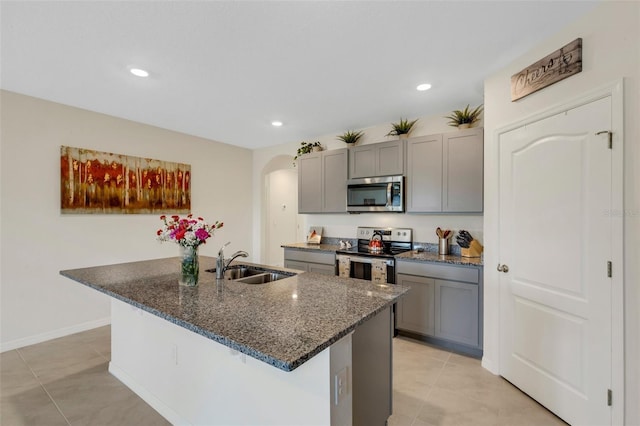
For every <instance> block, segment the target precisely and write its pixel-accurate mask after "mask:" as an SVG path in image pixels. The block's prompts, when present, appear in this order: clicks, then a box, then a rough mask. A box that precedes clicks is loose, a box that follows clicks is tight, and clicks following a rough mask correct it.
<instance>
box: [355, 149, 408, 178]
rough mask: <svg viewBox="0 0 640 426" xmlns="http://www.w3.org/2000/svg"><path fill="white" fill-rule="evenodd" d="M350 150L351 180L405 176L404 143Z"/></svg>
mask: <svg viewBox="0 0 640 426" xmlns="http://www.w3.org/2000/svg"><path fill="white" fill-rule="evenodd" d="M349 149H350V152H349V178H350V179H355V178H365V177H375V176H394V175H402V174H404V141H401V140H395V141H389V142H381V143H373V144H367V145H359V146H354V147H352V148H349Z"/></svg>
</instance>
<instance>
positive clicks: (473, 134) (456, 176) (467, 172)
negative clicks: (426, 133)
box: [442, 128, 484, 212]
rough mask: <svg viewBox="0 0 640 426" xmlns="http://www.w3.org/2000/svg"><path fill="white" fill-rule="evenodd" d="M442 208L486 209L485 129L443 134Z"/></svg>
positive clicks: (460, 209) (474, 210)
mask: <svg viewBox="0 0 640 426" xmlns="http://www.w3.org/2000/svg"><path fill="white" fill-rule="evenodd" d="M442 143H443V157H442V158H443V161H442V164H443V170H442V176H443V192H442V211H445V212H482V199H483V197H482V194H483V192H482V191H483V162H484V155H483V153H484V143H483V129H482V128H477V129H469V130H462V131H458V132H454V133H447V134H445V135H444V136H443V140H442Z"/></svg>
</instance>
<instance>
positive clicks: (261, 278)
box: [236, 272, 295, 284]
mask: <svg viewBox="0 0 640 426" xmlns="http://www.w3.org/2000/svg"><path fill="white" fill-rule="evenodd" d="M293 275H295V274H284V273H281V272H265V273H263V274H258V275H252V276H249V277H245V278H240V279H238V280H236V281H238V282H241V283H245V284H265V283H270V282H271V281H277V280H281V279H283V278H289V277H292V276H293Z"/></svg>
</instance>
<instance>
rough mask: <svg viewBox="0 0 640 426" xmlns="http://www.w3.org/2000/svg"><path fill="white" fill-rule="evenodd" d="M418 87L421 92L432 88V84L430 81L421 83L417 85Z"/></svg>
mask: <svg viewBox="0 0 640 426" xmlns="http://www.w3.org/2000/svg"><path fill="white" fill-rule="evenodd" d="M416 89H417V90H419V91H421V92H424V91H425V90H429V89H431V85H430V84H428V83H423V84H419V85H418V87H416Z"/></svg>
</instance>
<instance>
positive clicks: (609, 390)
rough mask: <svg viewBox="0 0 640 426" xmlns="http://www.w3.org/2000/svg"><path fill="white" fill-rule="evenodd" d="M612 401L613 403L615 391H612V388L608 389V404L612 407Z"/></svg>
mask: <svg viewBox="0 0 640 426" xmlns="http://www.w3.org/2000/svg"><path fill="white" fill-rule="evenodd" d="M612 403H613V392H611V389H607V405H608V406H609V407H611V404H612Z"/></svg>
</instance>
